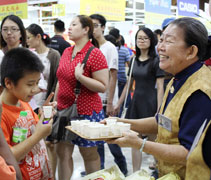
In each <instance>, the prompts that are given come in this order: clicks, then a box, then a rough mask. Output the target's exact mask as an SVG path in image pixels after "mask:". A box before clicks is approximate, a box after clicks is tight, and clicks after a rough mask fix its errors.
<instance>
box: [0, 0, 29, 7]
mask: <svg viewBox="0 0 211 180" xmlns="http://www.w3.org/2000/svg"><path fill="white" fill-rule="evenodd" d="M26 2H27V0H0V6H1V5H8V4H18V3H26Z"/></svg>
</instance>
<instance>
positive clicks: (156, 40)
mask: <svg viewBox="0 0 211 180" xmlns="http://www.w3.org/2000/svg"><path fill="white" fill-rule="evenodd" d="M153 34H154V38H155V46H156V45H157V44H158V37H157V34H156V33H154V32H153Z"/></svg>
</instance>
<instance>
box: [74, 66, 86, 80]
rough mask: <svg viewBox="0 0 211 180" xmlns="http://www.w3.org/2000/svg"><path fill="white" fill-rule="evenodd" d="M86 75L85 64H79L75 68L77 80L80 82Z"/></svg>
mask: <svg viewBox="0 0 211 180" xmlns="http://www.w3.org/2000/svg"><path fill="white" fill-rule="evenodd" d="M83 73H84V64H81V63H78V64H77V66H76V67H75V78H76V79H77V80H78V81H79V79H80V77H81V76H82V74H83Z"/></svg>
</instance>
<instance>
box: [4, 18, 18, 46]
mask: <svg viewBox="0 0 211 180" xmlns="http://www.w3.org/2000/svg"><path fill="white" fill-rule="evenodd" d="M1 31H2V37H3V39H4V41H5V42H6V43H7V46H8V47H18V46H19V44H20V38H21V33H20V29H19V27H18V25H17V24H16V23H15V22H14V21H12V20H10V19H6V20H5V22H4V24H3V25H2V29H1Z"/></svg>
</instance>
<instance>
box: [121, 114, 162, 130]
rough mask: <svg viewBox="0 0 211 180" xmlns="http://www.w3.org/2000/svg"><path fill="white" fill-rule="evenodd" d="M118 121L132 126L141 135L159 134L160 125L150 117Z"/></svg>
mask: <svg viewBox="0 0 211 180" xmlns="http://www.w3.org/2000/svg"><path fill="white" fill-rule="evenodd" d="M117 121H118V122H124V123H129V124H131V129H132V130H133V131H136V132H139V133H141V134H157V133H158V124H157V121H156V119H155V117H148V118H143V119H134V120H133V119H122V118H117Z"/></svg>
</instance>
